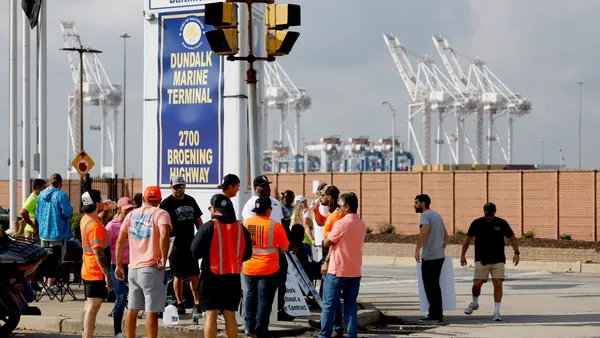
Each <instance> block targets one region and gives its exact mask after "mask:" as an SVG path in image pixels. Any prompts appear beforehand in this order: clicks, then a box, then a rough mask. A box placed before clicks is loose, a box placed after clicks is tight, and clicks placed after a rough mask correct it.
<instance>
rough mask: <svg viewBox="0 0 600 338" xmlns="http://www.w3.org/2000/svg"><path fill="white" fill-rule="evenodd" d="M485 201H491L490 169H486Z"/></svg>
mask: <svg viewBox="0 0 600 338" xmlns="http://www.w3.org/2000/svg"><path fill="white" fill-rule="evenodd" d="M485 201H486V203H487V202H489V201H490V172H489V170H486V171H485Z"/></svg>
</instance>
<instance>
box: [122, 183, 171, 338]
mask: <svg viewBox="0 0 600 338" xmlns="http://www.w3.org/2000/svg"><path fill="white" fill-rule="evenodd" d="M143 199H144V205H143V206H142V207H141V208H138V209H135V210H133V211H132V212H130V213H129V214H127V216H126V217H125V220H124V221H123V225H122V226H121V233H120V234H119V239H118V240H117V250H116V251H117V269H116V270H115V275H116V277H117V278H118V279H119V280H125V270H124V269H123V250H124V248H125V242H126V241H129V276H128V279H129V304H128V308H129V310H128V311H127V316H126V317H125V335H126V336H127V337H135V328H136V326H137V315H138V313H139V312H140V310H145V312H146V335H147V336H148V337H149V338H157V337H158V313H160V312H163V311H164V309H165V303H166V301H167V274H166V272H165V270H164V269H165V264H166V262H167V259H168V257H167V256H168V253H169V233H170V232H171V231H172V230H173V227H172V226H171V218H170V217H169V213H168V212H166V211H164V210H162V209H160V208H158V205H159V204H160V201H161V200H162V194H161V192H160V189H159V188H158V187H157V186H149V187H147V188H146V189H145V191H144V198H143Z"/></svg>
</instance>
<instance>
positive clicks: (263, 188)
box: [242, 175, 283, 223]
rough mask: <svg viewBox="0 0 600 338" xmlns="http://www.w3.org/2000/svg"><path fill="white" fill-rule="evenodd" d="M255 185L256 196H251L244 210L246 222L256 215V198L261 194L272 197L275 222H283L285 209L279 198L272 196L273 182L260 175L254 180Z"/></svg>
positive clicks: (272, 216) (272, 214)
mask: <svg viewBox="0 0 600 338" xmlns="http://www.w3.org/2000/svg"><path fill="white" fill-rule="evenodd" d="M252 183H253V184H252V185H253V186H254V194H255V196H252V197H250V199H248V201H247V202H246V204H245V205H244V210H242V218H243V219H244V222H246V220H247V219H248V218H250V217H252V216H255V214H254V212H253V211H252V209H254V208H255V206H254V205H255V204H256V199H257V198H259V197H260V196H267V197H269V198H270V199H271V208H272V210H271V216H270V217H271V219H273V220H274V221H275V222H279V223H281V221H282V220H283V210H281V203H279V201H278V200H276V199H274V198H273V197H271V182H269V179H268V178H267V176H265V175H261V176H258V177H256V178H255V179H254V181H253V182H252Z"/></svg>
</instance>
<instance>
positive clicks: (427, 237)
mask: <svg viewBox="0 0 600 338" xmlns="http://www.w3.org/2000/svg"><path fill="white" fill-rule="evenodd" d="M430 204H431V198H429V196H427V195H425V194H422V195H417V197H415V212H417V213H420V214H421V218H420V219H419V240H418V241H417V249H416V250H415V259H416V260H417V262H419V261H421V248H423V256H422V258H423V260H422V262H421V275H422V278H423V287H424V289H425V294H426V295H427V301H428V302H429V314H428V315H427V316H425V317H423V318H421V319H420V321H421V322H435V323H439V322H441V321H442V320H443V319H444V311H443V310H442V289H441V288H440V274H441V273H442V266H443V265H444V260H445V257H446V255H445V252H444V250H445V249H446V242H447V241H448V232H447V231H446V227H445V226H444V220H443V219H442V216H440V214H438V213H437V212H435V211H433V210H431V209H429V205H430Z"/></svg>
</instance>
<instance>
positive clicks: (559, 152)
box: [558, 148, 565, 169]
mask: <svg viewBox="0 0 600 338" xmlns="http://www.w3.org/2000/svg"><path fill="white" fill-rule="evenodd" d="M558 154H559V155H560V169H562V168H563V161H564V160H565V158H564V157H563V153H562V148H558Z"/></svg>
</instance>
